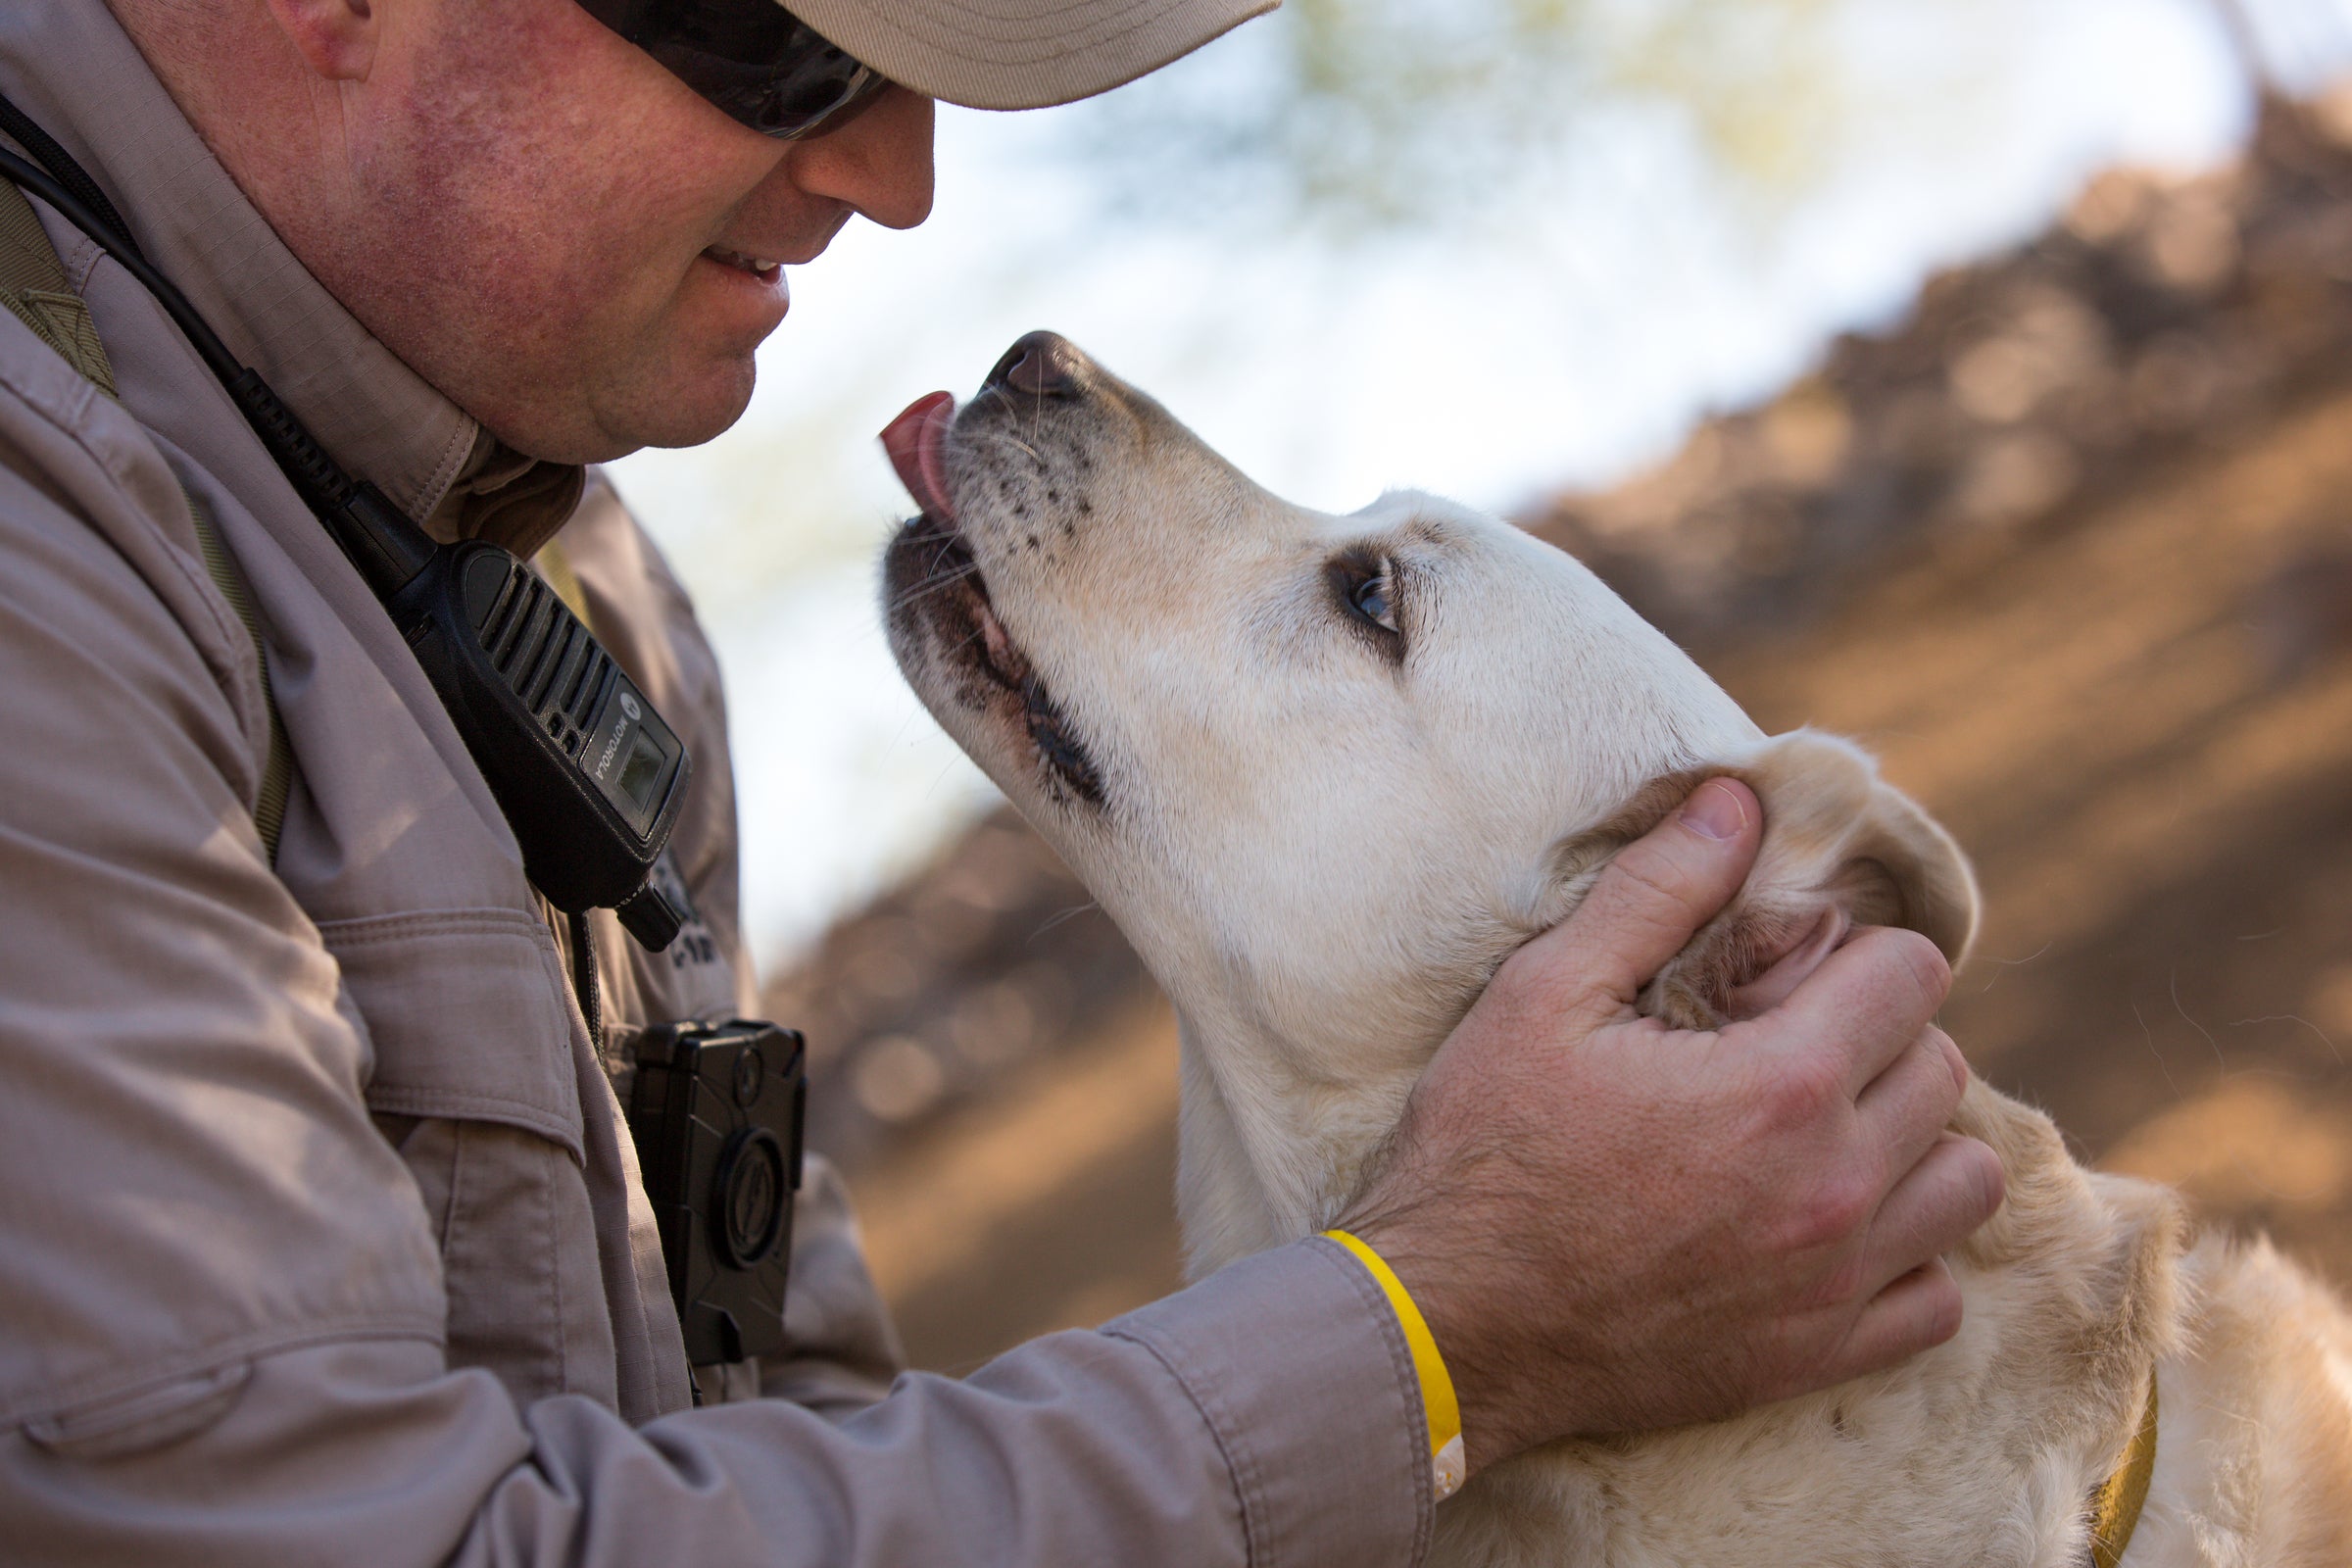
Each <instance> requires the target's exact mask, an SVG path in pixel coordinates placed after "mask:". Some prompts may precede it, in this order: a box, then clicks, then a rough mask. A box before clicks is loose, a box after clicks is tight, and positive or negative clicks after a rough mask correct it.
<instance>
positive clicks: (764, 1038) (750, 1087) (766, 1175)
mask: <svg viewBox="0 0 2352 1568" xmlns="http://www.w3.org/2000/svg"><path fill="white" fill-rule="evenodd" d="M636 1058H637V1083H636V1086H635V1088H634V1089H633V1091H632V1092H631V1093H630V1096H629V1132H630V1134H631V1136H633V1137H634V1138H635V1140H636V1143H637V1163H638V1166H639V1167H640V1169H641V1170H642V1172H643V1174H644V1180H645V1194H646V1197H647V1198H648V1199H650V1200H652V1201H653V1205H654V1214H655V1216H656V1217H657V1219H658V1220H659V1221H660V1223H661V1227H662V1259H663V1261H664V1262H666V1263H667V1264H668V1265H669V1291H670V1296H671V1297H672V1299H675V1300H676V1301H677V1303H678V1326H679V1328H681V1329H682V1330H684V1331H685V1335H686V1359H687V1361H688V1362H689V1363H690V1364H692V1365H694V1366H711V1365H712V1364H714V1363H717V1362H723V1361H742V1360H746V1359H750V1358H753V1357H757V1356H761V1355H766V1354H769V1353H771V1352H773V1351H776V1350H780V1349H782V1348H783V1347H784V1279H785V1272H786V1268H787V1266H788V1265H789V1264H790V1263H791V1261H792V1198H793V1194H794V1193H796V1192H798V1191H799V1190H800V1185H801V1127H802V1123H803V1120H804V1118H805V1115H806V1112H807V1105H808V1078H807V1076H806V1074H805V1072H804V1070H803V1060H804V1056H803V1052H802V1046H801V1037H800V1036H799V1035H798V1034H796V1033H794V1032H793V1031H792V1030H789V1029H779V1028H777V1027H776V1026H775V1025H774V1024H772V1023H764V1022H761V1021H760V1020H758V1019H750V1018H731V1019H729V1020H728V1021H726V1022H725V1023H716V1024H711V1023H671V1024H658V1025H656V1026H655V1027H653V1028H651V1029H648V1030H647V1031H646V1032H645V1033H644V1034H643V1035H641V1036H639V1037H638V1041H637V1050H636Z"/></svg>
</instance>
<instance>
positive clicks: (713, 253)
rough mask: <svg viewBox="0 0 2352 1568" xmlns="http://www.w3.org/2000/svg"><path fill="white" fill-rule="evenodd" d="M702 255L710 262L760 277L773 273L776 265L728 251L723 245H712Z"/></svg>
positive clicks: (758, 258) (739, 252)
mask: <svg viewBox="0 0 2352 1568" xmlns="http://www.w3.org/2000/svg"><path fill="white" fill-rule="evenodd" d="M703 254H704V255H705V256H708V257H710V258H711V260H712V261H714V262H718V263H720V264H722V265H724V266H727V267H732V268H734V269H735V270H738V271H743V272H753V273H756V274H758V275H759V276H761V277H765V276H766V275H767V274H768V273H770V272H772V271H774V270H776V267H777V265H778V264H777V263H774V262H771V261H768V260H766V259H765V258H764V257H759V256H746V255H745V254H744V253H743V252H741V251H731V250H728V249H727V248H726V247H725V246H723V245H713V246H711V248H710V249H708V250H706V251H704V252H703Z"/></svg>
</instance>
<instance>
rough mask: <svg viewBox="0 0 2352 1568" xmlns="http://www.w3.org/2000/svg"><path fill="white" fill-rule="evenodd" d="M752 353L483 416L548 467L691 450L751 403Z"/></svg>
mask: <svg viewBox="0 0 2352 1568" xmlns="http://www.w3.org/2000/svg"><path fill="white" fill-rule="evenodd" d="M756 380H757V372H756V370H755V368H754V366H753V362H752V356H751V355H750V353H748V352H746V353H744V354H743V355H741V356H739V357H737V358H735V359H732V360H726V361H720V362H717V363H710V362H706V363H705V364H704V365H703V366H702V367H701V368H700V369H699V371H698V372H697V373H695V374H693V375H672V376H648V377H643V378H638V379H636V380H634V381H632V382H631V383H629V384H627V385H616V384H611V383H608V384H607V385H605V386H602V387H598V388H594V389H591V390H590V392H589V394H588V397H587V399H586V400H585V403H584V406H582V405H574V406H573V408H572V409H570V410H562V409H554V408H546V407H536V408H524V409H520V410H517V411H515V414H514V415H512V416H510V417H503V418H501V417H490V418H485V419H484V420H483V422H484V423H485V424H486V425H488V426H489V429H490V433H491V434H492V435H494V436H496V437H498V439H499V440H500V441H502V442H504V443H505V444H506V445H507V446H509V447H511V448H513V449H514V450H515V451H516V452H520V453H524V454H526V455H528V456H530V457H534V458H538V459H540V460H542V461H543V462H548V463H581V464H584V463H611V462H612V461H613V460H614V459H615V458H625V457H627V456H628V455H629V454H630V453H632V452H638V451H642V450H643V449H645V448H646V447H697V446H701V445H702V444H703V443H704V442H706V441H709V440H711V439H712V438H713V437H716V436H718V435H720V434H723V433H724V432H725V431H726V430H727V429H729V428H730V427H731V426H732V425H733V424H734V423H735V421H736V420H737V419H740V418H742V417H743V411H744V410H745V409H746V408H748V407H750V406H751V401H752V388H753V385H754V384H755V382H756Z"/></svg>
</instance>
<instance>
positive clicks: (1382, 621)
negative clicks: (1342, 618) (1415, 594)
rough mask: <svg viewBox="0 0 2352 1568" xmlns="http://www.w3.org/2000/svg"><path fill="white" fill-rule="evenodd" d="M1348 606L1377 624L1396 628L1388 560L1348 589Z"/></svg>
mask: <svg viewBox="0 0 2352 1568" xmlns="http://www.w3.org/2000/svg"><path fill="white" fill-rule="evenodd" d="M1348 609H1349V610H1352V611H1354V612H1355V613H1357V614H1359V615H1361V616H1363V617H1364V619H1366V620H1368V621H1370V622H1372V624H1373V625H1375V626H1379V627H1382V628H1384V629H1386V630H1388V631H1395V630H1396V629H1397V612H1396V607H1395V606H1394V605H1392V604H1391V603H1390V601H1389V564H1388V563H1387V562H1386V561H1383V562H1381V563H1380V564H1379V566H1378V568H1377V569H1376V570H1375V571H1373V572H1372V574H1371V575H1369V576H1366V577H1364V578H1362V579H1361V580H1360V581H1358V582H1356V583H1355V584H1354V585H1353V586H1352V587H1350V588H1349V589H1348Z"/></svg>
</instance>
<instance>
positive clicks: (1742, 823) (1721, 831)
mask: <svg viewBox="0 0 2352 1568" xmlns="http://www.w3.org/2000/svg"><path fill="white" fill-rule="evenodd" d="M1682 819H1683V825H1684V826H1685V827H1687V828H1689V829H1690V830H1691V832H1693V833H1695V834H1697V835H1698V836H1699V837H1700V838H1702V839H1732V838H1738V837H1739V836H1740V831H1741V830H1742V829H1743V828H1745V827H1746V826H1747V808H1746V807H1745V806H1743V805H1741V804H1740V797H1739V796H1738V795H1736V794H1734V793H1733V792H1732V789H1731V786H1729V785H1727V784H1721V783H1707V784H1701V785H1700V786H1699V787H1698V793H1697V794H1695V795H1693V796H1691V798H1690V799H1689V800H1687V801H1685V802H1684V803H1683V810H1682Z"/></svg>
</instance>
